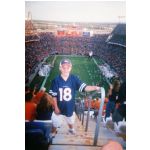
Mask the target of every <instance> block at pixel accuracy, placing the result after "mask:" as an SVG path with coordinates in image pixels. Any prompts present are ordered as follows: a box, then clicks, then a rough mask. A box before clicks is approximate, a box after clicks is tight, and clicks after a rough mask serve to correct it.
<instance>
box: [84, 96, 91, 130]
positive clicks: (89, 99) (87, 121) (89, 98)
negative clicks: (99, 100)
mask: <svg viewBox="0 0 150 150" xmlns="http://www.w3.org/2000/svg"><path fill="white" fill-rule="evenodd" d="M91 99H92V97H91V96H89V97H88V112H87V120H86V127H85V132H87V130H88V124H89V115H90V104H91Z"/></svg>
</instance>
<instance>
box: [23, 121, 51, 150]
mask: <svg viewBox="0 0 150 150" xmlns="http://www.w3.org/2000/svg"><path fill="white" fill-rule="evenodd" d="M51 131H52V121H51V120H48V121H43V120H34V121H26V122H25V146H26V150H34V149H36V150H46V149H48V146H49V144H52V138H51Z"/></svg>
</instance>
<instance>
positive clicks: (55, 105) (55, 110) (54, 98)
mask: <svg viewBox="0 0 150 150" xmlns="http://www.w3.org/2000/svg"><path fill="white" fill-rule="evenodd" d="M53 100H54V112H55V114H60V110H59V108H58V105H57V98H56V97H53Z"/></svg>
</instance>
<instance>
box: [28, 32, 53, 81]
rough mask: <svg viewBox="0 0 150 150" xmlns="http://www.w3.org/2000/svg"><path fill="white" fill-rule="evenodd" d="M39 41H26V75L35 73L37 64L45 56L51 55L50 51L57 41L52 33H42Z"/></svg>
mask: <svg viewBox="0 0 150 150" xmlns="http://www.w3.org/2000/svg"><path fill="white" fill-rule="evenodd" d="M39 37H40V39H39V41H34V42H33V41H31V42H26V43H25V69H26V72H25V77H26V80H28V77H29V76H30V75H31V74H32V73H34V70H35V68H36V67H37V65H38V64H39V63H40V62H41V61H42V60H43V59H44V58H45V57H48V56H49V53H50V52H51V51H52V49H54V47H55V45H54V44H55V42H54V36H53V34H52V33H40V34H39Z"/></svg>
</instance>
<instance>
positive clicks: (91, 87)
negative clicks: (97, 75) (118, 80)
mask: <svg viewBox="0 0 150 150" xmlns="http://www.w3.org/2000/svg"><path fill="white" fill-rule="evenodd" d="M84 90H85V91H86V92H90V91H99V90H100V87H99V86H90V85H87V86H86V87H85V89H84Z"/></svg>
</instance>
